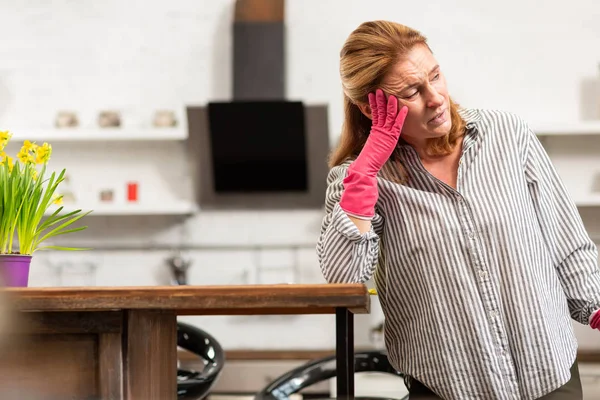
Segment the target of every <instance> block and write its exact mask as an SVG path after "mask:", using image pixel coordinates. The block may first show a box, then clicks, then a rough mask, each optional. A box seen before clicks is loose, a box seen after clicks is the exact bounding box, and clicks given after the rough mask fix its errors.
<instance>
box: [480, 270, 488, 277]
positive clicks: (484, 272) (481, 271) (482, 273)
mask: <svg viewBox="0 0 600 400" xmlns="http://www.w3.org/2000/svg"><path fill="white" fill-rule="evenodd" d="M479 276H480V277H482V278H486V277H487V271H484V270H480V271H479Z"/></svg>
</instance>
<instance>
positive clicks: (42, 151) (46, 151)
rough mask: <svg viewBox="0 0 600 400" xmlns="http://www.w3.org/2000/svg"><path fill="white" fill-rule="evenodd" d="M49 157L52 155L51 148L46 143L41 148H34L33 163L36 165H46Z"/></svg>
mask: <svg viewBox="0 0 600 400" xmlns="http://www.w3.org/2000/svg"><path fill="white" fill-rule="evenodd" d="M50 155H52V146H50V145H49V144H48V143H45V142H44V144H43V145H41V146H36V148H35V162H36V164H46V163H47V162H48V160H50Z"/></svg>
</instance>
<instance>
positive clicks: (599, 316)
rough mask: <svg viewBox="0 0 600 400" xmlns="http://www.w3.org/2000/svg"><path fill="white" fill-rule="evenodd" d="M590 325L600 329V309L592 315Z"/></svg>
mask: <svg viewBox="0 0 600 400" xmlns="http://www.w3.org/2000/svg"><path fill="white" fill-rule="evenodd" d="M590 327H591V328H592V329H598V330H600V310H596V311H594V313H593V314H592V316H591V317H590Z"/></svg>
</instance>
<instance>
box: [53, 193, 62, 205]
mask: <svg viewBox="0 0 600 400" xmlns="http://www.w3.org/2000/svg"><path fill="white" fill-rule="evenodd" d="M52 202H53V203H54V204H58V205H60V204H62V202H63V195H62V194H61V195H60V196H56V197H54V199H53V200H52Z"/></svg>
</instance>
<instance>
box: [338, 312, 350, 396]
mask: <svg viewBox="0 0 600 400" xmlns="http://www.w3.org/2000/svg"><path fill="white" fill-rule="evenodd" d="M335 320H336V321H335V330H336V340H335V341H336V343H335V347H336V349H335V352H336V368H337V398H338V400H342V399H343V400H352V399H354V314H353V313H352V312H350V310H348V309H347V308H343V307H342V308H337V309H336V310H335Z"/></svg>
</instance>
